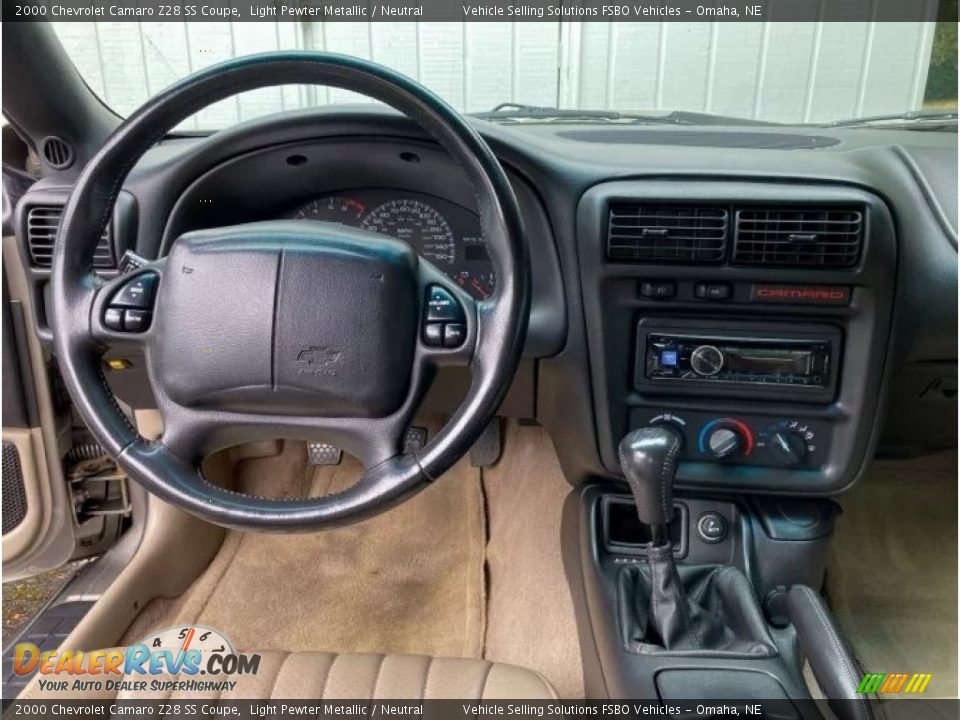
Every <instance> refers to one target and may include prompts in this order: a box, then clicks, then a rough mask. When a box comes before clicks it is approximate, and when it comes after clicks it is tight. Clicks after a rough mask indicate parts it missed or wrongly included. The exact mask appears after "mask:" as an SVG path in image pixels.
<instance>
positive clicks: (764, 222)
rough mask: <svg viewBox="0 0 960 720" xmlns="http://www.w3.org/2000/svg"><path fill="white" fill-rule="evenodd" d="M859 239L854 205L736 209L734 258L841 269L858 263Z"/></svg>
mask: <svg viewBox="0 0 960 720" xmlns="http://www.w3.org/2000/svg"><path fill="white" fill-rule="evenodd" d="M862 242H863V213H862V212H861V211H860V210H857V209H851V208H836V209H830V210H826V209H818V208H794V209H789V210H786V209H753V210H738V211H737V214H736V233H735V236H734V243H733V262H735V263H741V264H745V265H779V266H791V267H836V268H845V267H851V266H853V265H856V263H857V260H858V258H859V257H860V246H861V244H862Z"/></svg>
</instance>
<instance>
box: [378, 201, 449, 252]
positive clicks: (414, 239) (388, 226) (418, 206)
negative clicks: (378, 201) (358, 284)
mask: <svg viewBox="0 0 960 720" xmlns="http://www.w3.org/2000/svg"><path fill="white" fill-rule="evenodd" d="M362 227H363V228H364V230H371V231H373V232H378V233H380V234H382V235H387V236H389V237H394V238H397V239H398V240H403V241H404V242H405V243H407V244H409V245H410V246H411V247H412V248H413V249H414V250H415V251H416V253H417V254H418V255H420V256H422V257H424V258H426V259H427V260H429V261H430V262H432V263H435V264H437V265H439V266H441V267H443V266H445V265H447V266H449V265H453V264H454V263H455V262H456V259H457V245H456V241H455V240H454V237H453V231H452V230H451V229H450V224H449V223H448V222H447V220H446V218H445V217H443V215H441V214H440V213H439V212H438V211H437V210H436V209H435V208H433V207H431V206H430V205H427V204H426V203H425V202H421V201H420V200H390V201H389V202H385V203H383V204H382V205H379V206H377V207H375V208H374V209H373V210H371V211H370V213H369V214H368V215H367V216H366V217H365V218H364V219H363V223H362Z"/></svg>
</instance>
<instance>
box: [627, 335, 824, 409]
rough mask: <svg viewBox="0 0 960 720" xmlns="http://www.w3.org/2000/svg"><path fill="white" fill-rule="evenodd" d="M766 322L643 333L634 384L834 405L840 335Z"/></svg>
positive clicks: (664, 389)
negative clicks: (805, 400) (786, 398)
mask: <svg viewBox="0 0 960 720" xmlns="http://www.w3.org/2000/svg"><path fill="white" fill-rule="evenodd" d="M774 328H775V326H771V325H768V324H759V323H758V324H755V325H751V324H738V325H737V326H736V327H735V328H734V327H730V326H723V327H716V326H715V327H710V325H707V324H704V325H700V326H687V325H686V323H683V324H682V325H680V324H678V326H673V327H671V326H660V323H659V322H656V321H650V320H643V321H641V322H640V325H639V329H638V347H637V367H636V375H635V380H636V385H637V387H638V389H641V390H644V389H646V390H654V389H656V390H661V391H664V392H674V393H676V392H679V393H681V394H683V393H687V392H688V391H689V392H695V393H697V394H704V390H706V391H707V392H708V393H711V394H713V393H714V392H715V391H718V392H719V393H721V394H728V395H734V396H736V395H741V394H744V393H747V394H751V395H757V394H762V395H769V396H771V397H779V398H783V397H786V396H787V395H790V396H793V397H797V398H801V397H805V398H807V399H815V400H830V399H832V397H833V390H834V386H835V383H836V377H837V365H838V363H839V360H840V331H839V330H838V329H837V328H834V327H831V326H802V329H795V328H793V327H791V328H789V329H786V328H784V329H779V330H777V329H774Z"/></svg>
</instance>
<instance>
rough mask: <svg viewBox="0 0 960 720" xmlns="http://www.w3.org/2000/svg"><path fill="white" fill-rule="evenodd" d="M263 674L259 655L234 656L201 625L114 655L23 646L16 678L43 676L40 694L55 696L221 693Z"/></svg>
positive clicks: (17, 655)
mask: <svg viewBox="0 0 960 720" xmlns="http://www.w3.org/2000/svg"><path fill="white" fill-rule="evenodd" d="M259 669H260V656H259V655H256V654H245V653H238V652H236V651H235V650H234V648H233V644H232V643H231V642H230V640H229V639H228V638H227V637H226V636H225V635H224V634H223V633H221V632H219V631H218V630H214V629H213V628H208V627H203V626H201V625H188V626H181V627H172V628H167V629H165V630H161V631H159V632H157V633H153V634H151V635H149V636H147V637H146V638H144V639H143V640H142V641H140V642H139V643H135V644H134V645H131V646H129V647H126V648H116V649H113V650H95V651H92V652H84V651H80V650H57V651H48V652H40V650H39V648H37V646H36V645H33V644H31V643H21V644H18V645H17V646H16V647H15V648H14V659H13V670H14V672H15V673H16V674H17V675H21V676H23V675H32V674H35V673H36V674H39V675H40V679H39V680H38V683H39V685H40V689H41V690H43V691H54V692H71V691H77V692H101V691H108V692H145V691H162V692H204V691H210V690H218V691H221V692H223V691H228V690H233V688H234V687H235V686H236V681H235V680H231V679H230V678H231V677H235V676H240V675H256V674H257V672H258V670H259Z"/></svg>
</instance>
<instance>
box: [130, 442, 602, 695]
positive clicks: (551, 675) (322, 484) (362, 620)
mask: <svg viewBox="0 0 960 720" xmlns="http://www.w3.org/2000/svg"><path fill="white" fill-rule="evenodd" d="M243 452H244V453H246V454H250V453H261V454H267V453H272V456H271V457H266V458H260V459H241V460H237V458H236V457H234V458H232V459H233V461H234V462H233V463H232V464H231V463H230V462H227V460H229V458H228V459H225V458H222V457H221V458H219V462H216V463H213V464H212V465H208V476H209V477H211V479H212V480H214V481H216V482H221V483H230V482H232V481H235V482H236V485H237V487H238V489H243V490H245V491H247V492H254V493H259V494H267V495H302V494H304V493H305V492H307V484H308V478H309V482H310V484H311V486H312V487H311V489H310V494H311V495H319V494H323V493H327V492H330V491H332V490H335V489H337V488H340V487H344V486H346V485H348V484H349V483H351V482H353V480H354V479H355V477H356V475H357V473H358V471H359V467H358V466H357V465H356V464H355V463H354V462H352V461H347V460H345V461H344V464H343V465H341V466H338V467H335V468H320V469H316V470H311V469H309V468H308V467H307V466H306V463H305V456H304V452H303V448H302V445H299V444H297V443H287V446H286V451H285V452H283V453H281V454H279V455H277V454H276V449H273V448H272V446H271V444H270V443H267V444H264V445H261V446H259V447H245V448H243ZM231 468H232V469H231ZM482 476H483V481H482V487H481V471H480V470H478V469H476V468H472V467H470V465H469V461H468V459H464V460H463V461H461V462H460V463H459V464H458V465H457V466H456V467H455V468H454V469H453V470H451V471H450V472H449V473H447V474H446V475H445V476H444V477H442V478H440V480H439V481H437V482H436V483H434V485H433V486H432V487H430V488H429V489H427V490H425V491H424V492H422V493H421V494H420V495H418V496H416V497H414V498H413V499H412V500H410V501H408V502H406V503H404V504H403V505H400V506H399V507H397V508H395V509H393V510H391V511H389V512H388V513H385V514H384V515H381V516H379V517H376V518H373V519H372V520H369V521H367V522H364V523H361V524H359V525H355V526H351V527H347V528H342V529H339V530H333V531H328V532H325V533H316V534H309V535H261V534H245V533H238V532H229V533H227V537H226V539H225V541H224V543H223V546H222V548H221V549H220V552H219V553H218V554H217V556H216V558H214V560H213V562H212V563H211V564H210V566H209V567H208V568H207V570H206V571H205V572H204V574H203V575H201V577H200V578H198V580H197V581H196V582H195V583H194V584H193V586H191V588H190V590H188V591H187V592H186V593H184V594H183V595H182V596H180V597H179V598H175V599H163V600H154V601H153V602H152V603H150V604H149V605H148V606H147V607H146V608H145V609H144V611H143V612H142V613H141V614H140V615H139V617H138V618H137V619H136V620H135V621H134V623H133V625H132V626H131V628H130V629H129V630H128V631H127V633H126V635H125V637H124V638H123V642H132V641H135V640H139V639H140V638H142V637H143V636H145V635H146V634H147V633H148V632H150V631H151V630H156V629H159V628H162V627H167V626H171V625H177V624H181V623H200V624H205V625H210V626H213V627H215V628H218V629H220V630H223V631H224V632H226V633H227V635H228V636H229V637H231V638H232V639H233V641H234V643H236V644H237V645H238V646H239V647H241V648H248V649H254V648H257V649H264V650H269V649H287V650H335V651H338V652H348V651H358V652H360V651H370V652H390V653H404V652H406V653H423V654H428V655H438V656H443V655H446V656H459V657H481V656H482V657H485V658H487V659H490V660H494V661H498V662H506V663H513V664H517V665H521V666H524V667H529V668H531V669H534V670H537V671H538V672H540V673H541V674H543V675H544V676H545V677H546V678H547V679H548V680H549V681H550V682H551V683H552V684H553V685H554V687H555V688H556V689H557V691H558V692H559V694H560V696H561V697H566V698H580V697H583V694H584V689H583V674H582V668H581V663H580V647H579V641H578V636H577V630H576V625H575V621H574V614H573V603H572V601H571V599H570V591H569V589H568V586H567V580H566V576H565V574H564V570H563V563H562V559H561V552H560V517H561V508H562V505H563V501H564V498H565V497H566V495H567V494H568V493H569V492H570V486H569V485H568V484H567V482H566V481H565V480H564V478H563V475H562V473H561V471H560V467H559V464H558V462H557V457H556V453H555V452H554V449H553V446H552V444H551V441H550V439H549V437H548V436H547V434H546V432H545V431H544V430H543V429H542V428H539V427H521V426H519V425H517V424H516V423H511V424H510V425H509V428H508V431H507V433H506V437H505V443H504V455H503V458H502V459H501V461H500V462H499V463H498V464H497V465H496V466H494V467H493V468H487V469H484V470H483V471H482ZM231 478H233V480H231ZM484 494H485V497H484ZM488 536H489V539H488ZM485 561H486V582H484V579H485V577H484V565H485Z"/></svg>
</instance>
